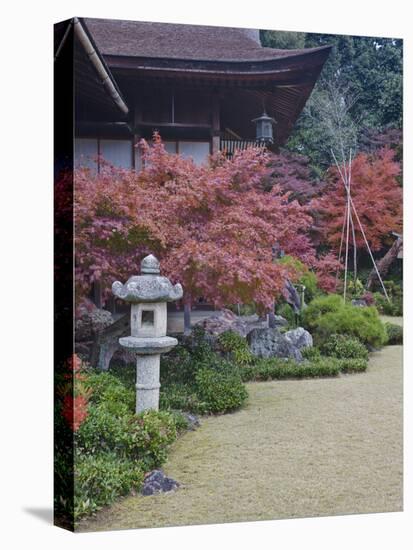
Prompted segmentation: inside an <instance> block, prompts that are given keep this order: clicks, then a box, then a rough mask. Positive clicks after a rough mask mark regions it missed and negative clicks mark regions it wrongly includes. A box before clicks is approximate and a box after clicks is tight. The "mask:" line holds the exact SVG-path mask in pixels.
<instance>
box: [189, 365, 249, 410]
mask: <svg viewBox="0 0 413 550" xmlns="http://www.w3.org/2000/svg"><path fill="white" fill-rule="evenodd" d="M195 383H196V388H197V395H198V397H199V400H200V404H199V412H202V413H220V412H230V411H234V410H235V409H238V408H239V407H241V406H242V405H243V404H244V402H245V401H246V399H247V397H248V392H247V390H246V388H245V386H244V384H243V383H242V379H241V376H240V375H239V373H238V372H234V371H232V372H231V371H229V372H228V371H224V370H222V371H218V370H211V369H206V368H204V369H201V370H200V371H198V372H197V375H196V379H195Z"/></svg>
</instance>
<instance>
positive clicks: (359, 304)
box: [351, 299, 367, 307]
mask: <svg viewBox="0 0 413 550" xmlns="http://www.w3.org/2000/svg"><path fill="white" fill-rule="evenodd" d="M351 305H352V306H356V307H367V302H366V300H362V299H360V300H351Z"/></svg>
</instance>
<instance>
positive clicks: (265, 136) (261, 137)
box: [252, 110, 276, 145]
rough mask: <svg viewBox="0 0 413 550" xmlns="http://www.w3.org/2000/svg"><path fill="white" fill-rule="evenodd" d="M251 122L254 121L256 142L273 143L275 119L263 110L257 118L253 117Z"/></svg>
mask: <svg viewBox="0 0 413 550" xmlns="http://www.w3.org/2000/svg"><path fill="white" fill-rule="evenodd" d="M252 122H255V139H256V141H257V143H260V144H263V145H272V144H273V143H274V135H273V124H276V121H275V120H274V119H273V118H271V117H270V116H268V115H267V113H266V112H265V110H264V112H263V113H262V115H261V116H260V117H258V118H254V119H253V120H252Z"/></svg>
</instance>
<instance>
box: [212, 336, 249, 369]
mask: <svg viewBox="0 0 413 550" xmlns="http://www.w3.org/2000/svg"><path fill="white" fill-rule="evenodd" d="M218 345H219V348H220V349H221V351H223V352H224V353H225V354H226V355H227V358H228V359H232V360H233V361H234V362H235V363H236V364H237V365H239V366H242V365H248V364H249V363H252V362H253V360H254V356H253V355H252V353H251V352H250V348H249V346H248V342H247V340H246V338H244V337H243V336H241V335H240V334H238V332H234V331H232V330H227V331H226V332H223V333H222V334H220V335H219V336H218Z"/></svg>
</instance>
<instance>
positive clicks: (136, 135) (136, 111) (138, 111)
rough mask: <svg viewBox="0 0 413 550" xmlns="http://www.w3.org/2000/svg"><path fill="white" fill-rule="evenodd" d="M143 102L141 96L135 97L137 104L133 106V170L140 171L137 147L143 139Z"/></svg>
mask: <svg viewBox="0 0 413 550" xmlns="http://www.w3.org/2000/svg"><path fill="white" fill-rule="evenodd" d="M142 116H143V115H142V100H141V98H140V97H139V96H136V97H135V104H134V106H133V168H134V169H135V170H136V171H139V170H140V168H141V166H139V163H138V162H137V158H138V151H137V149H136V147H135V145H137V144H138V143H139V141H140V139H141V137H142V135H141V133H140V124H141V122H142Z"/></svg>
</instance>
